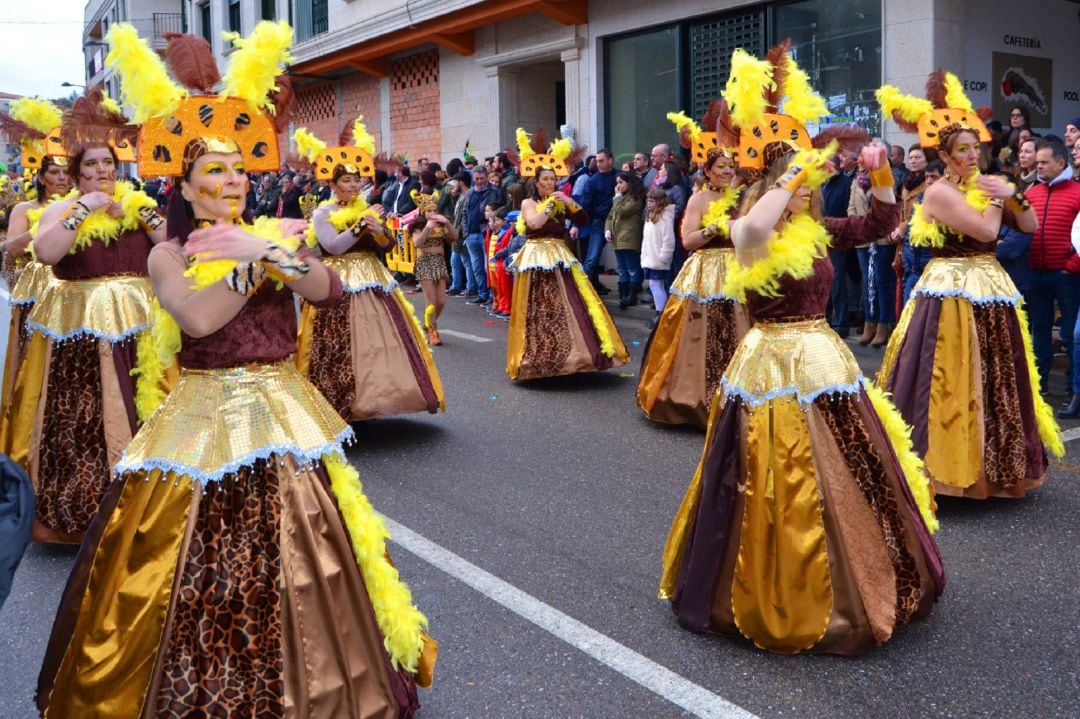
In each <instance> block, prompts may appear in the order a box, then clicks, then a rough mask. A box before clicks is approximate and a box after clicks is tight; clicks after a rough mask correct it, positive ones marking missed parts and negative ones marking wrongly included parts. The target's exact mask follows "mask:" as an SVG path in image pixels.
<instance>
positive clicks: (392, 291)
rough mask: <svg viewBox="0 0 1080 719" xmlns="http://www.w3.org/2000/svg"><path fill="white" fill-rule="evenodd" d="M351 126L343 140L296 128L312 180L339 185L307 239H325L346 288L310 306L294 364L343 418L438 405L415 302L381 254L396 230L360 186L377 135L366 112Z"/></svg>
mask: <svg viewBox="0 0 1080 719" xmlns="http://www.w3.org/2000/svg"><path fill="white" fill-rule="evenodd" d="M349 132H351V134H352V139H351V141H350V139H349V138H348V137H342V138H340V139H341V143H340V145H339V146H338V147H327V146H326V144H325V143H323V142H321V141H320V140H319V139H318V138H316V137H314V136H313V135H311V134H310V133H309V132H308V131H307V130H306V129H304V128H301V129H299V130H297V131H296V133H295V135H294V137H295V138H296V140H297V145H298V147H299V148H300V151H301V152H302V153H303V154H304V155H305V156H306V157H307V158H308V159H309V160H310V161H311V162H312V163H313V164H314V167H315V179H316V180H326V181H328V182H329V183H330V187H331V188H332V190H333V193H334V194H333V197H332V198H331V199H329V200H327V201H325V202H323V203H322V204H321V205H319V207H318V208H317V209H316V210H315V212H314V214H313V215H312V218H311V223H312V226H311V228H310V229H309V230H308V244H309V245H312V246H314V245H315V244H317V245H318V246H319V247H320V248H321V250H322V252H323V256H324V260H323V263H324V264H325V265H326V266H327V267H329V268H330V269H332V270H334V271H335V272H337V273H338V274H339V275H340V276H341V283H342V287H343V289H344V291H345V295H346V297H345V301H344V302H342V303H340V304H338V305H335V306H333V307H323V308H319V307H316V306H315V305H312V304H305V305H304V309H303V312H302V313H301V320H300V325H301V330H300V337H301V348H300V352H298V353H297V365H298V367H299V368H300V372H301V373H302V374H305V375H306V376H307V378H308V379H309V380H311V383H312V384H314V385H315V387H316V388H317V389H318V390H319V391H320V392H322V394H323V396H324V397H326V399H327V400H328V401H329V402H330V404H331V405H332V406H333V407H334V409H336V410H337V411H338V414H340V415H341V416H342V418H343V419H344V420H345V421H346V422H351V421H355V420H364V419H373V418H375V417H389V416H393V415H397V414H407V413H409V412H424V411H426V412H432V413H434V412H437V411H438V410H439V409H445V401H444V399H443V392H442V383H441V382H440V380H439V373H438V370H436V369H435V362H434V360H433V359H432V357H431V352H430V350H428V348H427V344H426V343H425V342H424V337H423V333H422V332H421V330H420V324H419V322H417V321H416V315H415V314H414V313H413V308H412V305H411V304H409V301H408V300H406V299H405V296H404V295H403V294H402V292H401V290H400V289H399V288H398V283H397V281H396V280H395V279H394V278H393V276H391V274H390V272H389V271H388V270H387V269H386V266H385V265H383V263H382V262H380V260H379V255H380V254H381V253H383V252H385V251H386V250H387V249H388V248H390V247H392V246H393V243H394V238H393V236H392V235H390V234H389V233H388V232H387V231H386V229H385V226H384V225H383V223H382V221H381V220H380V218H379V213H378V211H377V209H376V208H373V207H370V206H368V204H367V202H365V201H364V198H363V197H362V196H361V194H360V178H361V177H374V175H375V138H373V137H372V136H371V134H370V133H369V132H368V130H367V127H365V125H364V123H363V121H362V118H357V120H356V122H355V123H354V124H353V125H352V126H351V127H350V128H349ZM346 338H347V339H348V341H344V340H345V339H346Z"/></svg>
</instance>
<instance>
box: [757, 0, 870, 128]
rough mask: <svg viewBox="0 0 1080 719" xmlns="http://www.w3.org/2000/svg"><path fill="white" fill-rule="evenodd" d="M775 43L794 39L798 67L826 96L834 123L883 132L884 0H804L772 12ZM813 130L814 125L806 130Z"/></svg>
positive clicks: (822, 94) (816, 88)
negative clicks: (879, 99)
mask: <svg viewBox="0 0 1080 719" xmlns="http://www.w3.org/2000/svg"><path fill="white" fill-rule="evenodd" d="M772 27H773V32H772V36H773V38H774V42H778V41H780V40H782V39H784V38H785V37H790V38H791V42H792V46H793V47H794V50H795V53H794V54H795V59H796V61H797V62H798V63H799V67H801V68H802V69H803V70H805V71H806V72H807V74H809V75H810V83H811V84H812V85H813V86H814V89H815V90H817V91H818V93H819V94H821V96H822V97H824V98H825V101H826V102H827V103H828V106H829V111H830V112H832V114H833V117H832V118H831V120H830V121H831V122H848V123H850V122H854V123H857V124H858V125H860V126H862V127H864V128H865V129H866V130H867V131H869V132H870V133H871V134H875V135H876V134H879V133H880V132H881V108H879V107H878V104H877V100H875V99H874V91H875V90H877V89H878V87H879V86H880V85H881V0H802V1H801V2H794V3H791V4H788V5H777V6H776V7H775V8H774V10H773V23H772ZM808 129H809V130H810V133H811V134H813V133H814V131H815V128H808Z"/></svg>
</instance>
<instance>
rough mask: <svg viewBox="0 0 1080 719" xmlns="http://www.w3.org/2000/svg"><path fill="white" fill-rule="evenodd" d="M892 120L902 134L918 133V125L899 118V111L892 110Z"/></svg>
mask: <svg viewBox="0 0 1080 719" xmlns="http://www.w3.org/2000/svg"><path fill="white" fill-rule="evenodd" d="M892 119H893V122H895V123H896V124H897V125H899V126H900V129H901V130H903V131H904V132H910V133H911V134H913V135H915V134H918V132H919V125H918V123H915V122H908V121H907V120H905V119H904V118H903V117H901V116H900V111H899V110H893V114H892Z"/></svg>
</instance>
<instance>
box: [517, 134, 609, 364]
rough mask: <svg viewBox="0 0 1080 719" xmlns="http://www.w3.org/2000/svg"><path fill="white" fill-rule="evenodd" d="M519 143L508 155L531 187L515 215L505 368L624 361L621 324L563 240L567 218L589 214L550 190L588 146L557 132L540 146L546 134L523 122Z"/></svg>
mask: <svg viewBox="0 0 1080 719" xmlns="http://www.w3.org/2000/svg"><path fill="white" fill-rule="evenodd" d="M517 142H518V151H517V152H514V153H511V152H509V151H508V153H507V154H508V155H513V157H511V161H512V162H515V163H517V164H519V165H520V170H519V172H518V175H519V176H520V177H521V178H522V179H523V180H525V179H532V180H533V190H532V195H531V197H529V198H528V199H526V200H525V201H524V202H523V203H522V205H521V215H520V217H519V218H518V222H517V231H518V234H519V235H523V236H524V237H525V246H524V247H523V248H522V249H521V251H520V252H519V253H518V256H517V260H516V262H515V273H516V277H515V279H514V300H513V303H512V305H511V310H510V336H509V340H508V342H507V348H506V373H507V374H508V375H509V376H510V379H512V380H524V379H536V378H538V377H555V376H558V375H567V374H574V373H576V372H590V371H595V370H605V369H610V368H611V367H619V366H621V365H624V364H626V363H627V362H629V361H630V358H629V356H628V355H627V352H626V347H625V345H623V341H622V338H621V337H620V336H619V331H618V329H616V327H615V323H614V322H612V320H611V316H610V315H609V314H608V312H607V310H606V309H605V308H604V304H603V302H601V301H600V298H599V297H598V296H597V294H596V290H595V289H594V288H593V286H592V284H591V283H590V282H589V278H588V277H587V276H586V275H585V272H584V271H583V270H582V269H581V263H579V262H578V260H577V258H576V257H574V255H573V253H572V252H571V251H570V247H569V246H568V245H567V241H566V236H567V230H566V221H567V220H570V221H571V222H573V223H575V224H578V225H580V224H582V223H584V222H587V221H588V215H587V213H586V212H585V210H583V209H582V208H581V206H580V205H578V204H577V203H576V202H574V200H573V199H571V198H570V197H568V196H567V195H565V194H564V193H562V192H557V191H556V190H555V181H556V178H559V177H568V176H569V175H570V172H569V170H568V169H567V164H566V160H567V158H569V157H570V156H571V154H573V153H576V154H582V153H583V152H584V150H585V148H584V147H578V148H577V150H576V151H575V149H574V148H572V147H571V143H570V141H569V140H567V139H560V140H556V141H555V142H553V143H552V144H551V147H550V148H547V151H546V152H545V151H544V137H543V133H541V132H538V133H536V135H535V136H533V137H532V138H530V137H529V134H528V133H527V132H525V131H524V130H522V129H521V128H518V130H517Z"/></svg>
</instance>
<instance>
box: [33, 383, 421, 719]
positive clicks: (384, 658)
mask: <svg viewBox="0 0 1080 719" xmlns="http://www.w3.org/2000/svg"><path fill="white" fill-rule="evenodd" d="M345 437H351V430H349V428H348V426H347V425H346V424H345V422H344V421H342V420H341V418H340V417H338V416H337V414H336V413H335V412H334V411H333V409H332V408H331V407H330V406H329V405H328V404H327V403H326V401H325V400H323V399H322V397H321V396H320V395H319V394H318V392H317V391H315V390H314V388H312V387H311V385H310V384H309V383H308V382H307V381H306V380H304V379H303V377H301V376H300V374H299V373H298V372H297V370H296V368H295V366H294V364H293V363H292V362H282V363H278V364H274V365H265V366H249V367H238V368H230V369H219V370H192V369H186V370H184V371H183V374H182V376H181V379H180V381H179V383H178V384H177V386H176V388H175V389H174V390H173V392H172V393H171V394H170V395H169V396H168V397H167V398H166V400H165V402H164V403H163V404H162V405H161V407H160V408H159V410H158V411H157V412H156V413H155V414H153V415H152V416H151V417H150V419H149V420H148V421H147V423H146V425H145V426H144V427H143V429H142V430H141V431H140V432H139V434H138V435H137V436H136V437H135V439H134V440H133V441H132V443H131V445H130V446H129V448H128V451H127V452H126V453H125V455H124V457H123V459H122V460H121V461H120V463H119V464H118V478H117V480H116V481H115V482H114V483H113V484H112V486H111V488H110V491H109V494H108V496H107V497H106V499H105V500H104V501H103V503H102V508H101V513H102V516H101V518H100V519H99V521H98V522H97V523H95V525H94V526H93V528H92V530H91V532H90V533H89V534H88V536H87V537H86V540H85V543H84V549H83V552H82V553H81V554H80V556H79V559H78V561H77V563H76V566H75V567H74V569H73V572H72V575H71V578H70V580H69V583H68V590H67V592H66V594H65V598H64V602H63V604H62V606H61V608H60V610H59V612H58V614H57V619H56V623H55V625H54V627H53V633H52V638H51V640H50V644H49V647H48V650H47V652H46V657H45V661H44V664H43V667H42V672H41V678H40V680H39V691H38V701H39V706H40V707H41V708H42V710H43V715H44V716H45V717H65V718H66V717H75V716H95V717H101V718H106V717H108V718H115V719H127V718H130V717H155V716H161V715H166V714H168V713H169V712H175V713H176V715H180V716H186V715H189V714H194V713H201V714H207V715H209V714H211V713H213V712H220V713H221V714H222V715H228V716H255V715H260V713H265V714H266V715H267V716H281V717H295V718H297V719H299V717H314V718H316V719H338V718H339V717H343V716H349V717H380V718H386V719H390V718H392V717H398V716H400V715H402V714H405V713H407V712H409V711H415V709H416V708H417V706H418V700H417V696H416V680H414V678H413V675H412V674H410V673H409V672H408V671H406V670H405V669H404V668H403V667H399V668H396V669H395V668H392V666H391V662H390V659H389V655H388V653H387V651H388V650H387V648H386V646H385V645H384V636H383V634H382V631H381V629H380V627H381V626H382V624H381V622H382V619H381V618H378V617H379V615H378V609H377V606H376V604H375V602H376V599H375V597H377V596H381V595H378V594H377V593H375V592H372V591H371V590H370V586H371V585H370V584H369V574H368V573H367V572H368V565H367V564H366V563H365V561H366V560H364V559H362V555H361V554H360V553H359V550H358V549H357V547H358V546H359V545H363V546H365V547H366V546H369V544H370V543H371V542H373V541H376V542H378V543H379V546H381V542H382V541H383V537H384V536H385V535H384V534H383V532H385V529H380V527H381V524H378V526H376V525H375V524H373V523H372V522H370V521H366V522H365V521H361V518H362V517H364V516H365V512H367V513H370V512H371V509H370V504H369V503H368V501H367V499H366V498H365V497H364V496H363V492H362V487H361V486H360V484H359V481H358V480H354V483H353V484H352V485H349V484H348V483H347V482H346V484H344V485H340V484H339V483H338V480H339V478H340V476H341V475H340V467H342V466H344V465H343V464H339V463H340V462H341V460H339V459H334V458H335V457H341V456H342V449H341V445H340V440H341V439H342V438H345ZM327 458H330V459H327ZM334 467H338V468H339V469H338V470H335V469H334ZM354 477H355V475H354ZM343 487H345V488H347V491H346V492H344V493H343V491H342V490H343ZM365 508H366V509H365ZM372 533H374V534H372ZM362 535H363V536H365V538H364V539H360V538H359V537H361V536H362ZM358 543H359V544H358ZM378 561H379V562H383V563H387V562H388V561H389V559H388V557H387V556H386V555H385V550H380V551H379V552H378ZM358 565H359V566H358ZM386 570H387V568H386V567H384V573H383V574H382V575H381V576H382V577H383V579H381V580H380V581H381V582H382V585H381V586H386V587H389V586H390V584H392V583H393V582H397V581H399V580H398V579H397V573H396V570H393V569H392V567H390V568H389V570H388V571H389V572H390V574H386V573H385V571H386ZM406 600H407V601H411V600H408V599H407V594H406ZM424 642H425V643H424V655H423V657H422V658H421V659H420V666H419V669H418V673H417V676H418V677H420V676H423V673H424V672H430V670H431V668H432V665H433V662H434V656H433V650H434V643H433V642H431V641H430V640H428V639H427V637H426V635H425V637H424ZM428 679H430V676H428Z"/></svg>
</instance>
